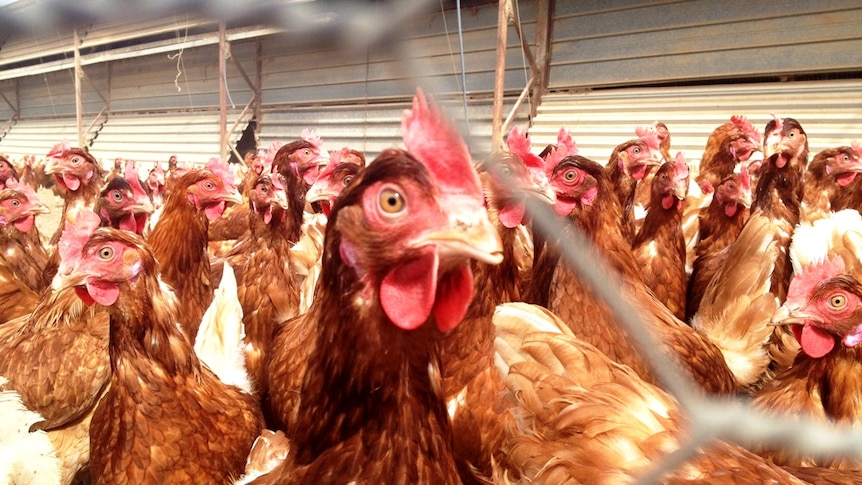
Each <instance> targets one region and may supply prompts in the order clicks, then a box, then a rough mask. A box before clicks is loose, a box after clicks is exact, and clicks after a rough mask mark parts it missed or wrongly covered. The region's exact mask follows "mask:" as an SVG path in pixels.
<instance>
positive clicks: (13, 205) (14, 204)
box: [9, 199, 21, 207]
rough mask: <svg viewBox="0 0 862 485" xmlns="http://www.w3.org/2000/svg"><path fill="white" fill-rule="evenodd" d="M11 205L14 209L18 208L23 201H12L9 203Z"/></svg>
mask: <svg viewBox="0 0 862 485" xmlns="http://www.w3.org/2000/svg"><path fill="white" fill-rule="evenodd" d="M9 204H10V205H12V207H18V206H19V205H21V201H20V200H18V199H12V200H11V201H9Z"/></svg>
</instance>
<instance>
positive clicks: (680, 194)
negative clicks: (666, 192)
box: [673, 184, 688, 200]
mask: <svg viewBox="0 0 862 485" xmlns="http://www.w3.org/2000/svg"><path fill="white" fill-rule="evenodd" d="M686 192H688V187H687V186H684V185H679V184H677V185H674V187H673V196H674V197H676V198H677V200H685V196H686V195H687V194H686Z"/></svg>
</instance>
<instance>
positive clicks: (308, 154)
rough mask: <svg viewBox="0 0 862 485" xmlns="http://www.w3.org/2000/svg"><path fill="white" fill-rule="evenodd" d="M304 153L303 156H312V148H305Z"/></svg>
mask: <svg viewBox="0 0 862 485" xmlns="http://www.w3.org/2000/svg"><path fill="white" fill-rule="evenodd" d="M302 154H303V156H306V157H310V156H311V150H310V149H308V148H306V149H305V150H303V151H302Z"/></svg>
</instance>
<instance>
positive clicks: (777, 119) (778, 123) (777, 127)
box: [769, 113, 784, 131]
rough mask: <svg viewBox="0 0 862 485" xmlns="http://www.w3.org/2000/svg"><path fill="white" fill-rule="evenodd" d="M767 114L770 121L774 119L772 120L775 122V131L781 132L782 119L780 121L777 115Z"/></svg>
mask: <svg viewBox="0 0 862 485" xmlns="http://www.w3.org/2000/svg"><path fill="white" fill-rule="evenodd" d="M769 114H770V115H772V119H774V120H775V129H776V130H777V131H781V130H782V129H783V127H784V120H782V119H781V118H780V117H779V116H778V115H776V114H775V113H769Z"/></svg>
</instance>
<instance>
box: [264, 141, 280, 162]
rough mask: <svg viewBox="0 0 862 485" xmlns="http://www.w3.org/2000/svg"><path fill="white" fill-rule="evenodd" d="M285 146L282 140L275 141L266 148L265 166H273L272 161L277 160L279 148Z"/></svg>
mask: <svg viewBox="0 0 862 485" xmlns="http://www.w3.org/2000/svg"><path fill="white" fill-rule="evenodd" d="M283 146H284V143H283V142H280V141H274V142H272V143H271V144H270V145H269V148H268V149H267V150H266V156H265V157H264V159H263V163H264V166H267V165H269V166H270V167H271V166H272V162H273V161H274V160H275V154H276V153H278V150H279V149H280V148H281V147H283Z"/></svg>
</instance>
